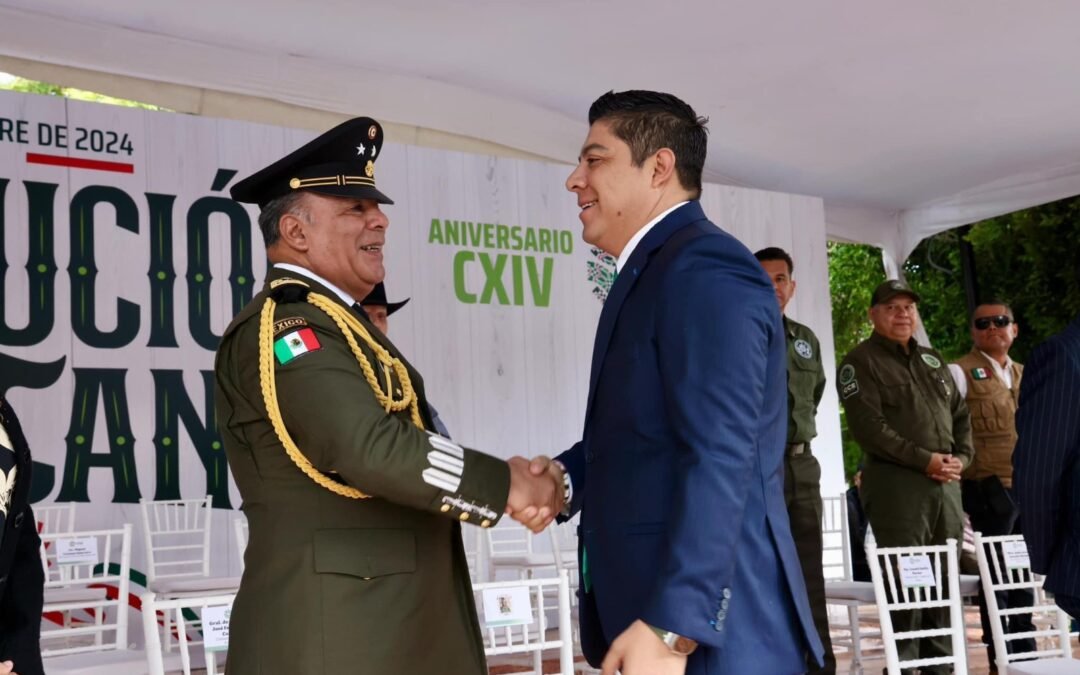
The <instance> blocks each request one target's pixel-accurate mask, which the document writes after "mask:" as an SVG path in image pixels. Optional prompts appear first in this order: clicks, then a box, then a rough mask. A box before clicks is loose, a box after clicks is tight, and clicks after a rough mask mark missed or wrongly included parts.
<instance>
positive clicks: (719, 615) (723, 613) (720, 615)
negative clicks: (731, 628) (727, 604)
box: [716, 609, 727, 622]
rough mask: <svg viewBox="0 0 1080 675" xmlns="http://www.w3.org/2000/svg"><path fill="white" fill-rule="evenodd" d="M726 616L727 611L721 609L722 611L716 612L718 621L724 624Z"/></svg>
mask: <svg viewBox="0 0 1080 675" xmlns="http://www.w3.org/2000/svg"><path fill="white" fill-rule="evenodd" d="M725 616H727V610H726V609H721V610H719V611H717V612H716V620H717V621H720V622H723V621H724V617H725Z"/></svg>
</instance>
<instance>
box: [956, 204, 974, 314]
mask: <svg viewBox="0 0 1080 675" xmlns="http://www.w3.org/2000/svg"><path fill="white" fill-rule="evenodd" d="M969 232H971V225H964V226H963V227H961V228H959V232H958V234H959V235H960V236H959V243H960V273H961V275H962V277H963V280H964V299H965V300H966V302H967V309H968V316H971V315H972V314H974V313H975V307H977V306H978V303H979V280H978V278H977V275H976V271H975V249H974V248H972V246H971V242H970V241H968V240H967V236H968V233H969Z"/></svg>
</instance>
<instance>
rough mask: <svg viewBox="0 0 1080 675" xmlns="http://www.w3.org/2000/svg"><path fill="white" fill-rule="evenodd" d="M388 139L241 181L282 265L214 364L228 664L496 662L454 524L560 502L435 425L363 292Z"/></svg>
mask: <svg viewBox="0 0 1080 675" xmlns="http://www.w3.org/2000/svg"><path fill="white" fill-rule="evenodd" d="M382 140H383V133H382V128H381V127H380V126H379V124H378V123H376V122H375V121H374V120H371V119H368V118H358V119H353V120H349V121H347V122H345V123H343V124H341V125H339V126H337V127H335V128H334V129H331V130H330V131H328V132H326V133H325V134H323V135H322V136H319V137H318V138H316V139H315V140H313V141H311V142H310V143H308V144H306V145H304V146H303V147H301V148H299V149H298V150H296V151H294V152H292V153H291V154H289V155H288V156H286V157H284V158H282V159H280V160H278V161H277V162H274V163H273V164H271V165H270V166H268V167H266V168H264V169H262V170H260V171H258V172H256V173H255V174H253V175H252V176H250V177H248V178H246V179H244V180H242V181H240V182H239V183H237V184H236V185H235V186H234V187H233V188H232V196H233V198H234V199H236V200H238V201H241V202H248V203H255V204H258V205H259V206H260V209H261V213H260V216H259V226H260V229H261V231H262V234H263V237H264V239H265V242H266V253H267V258H268V260H269V261H270V263H271V264H272V267H271V268H270V270H269V271H268V273H267V280H266V286H265V287H264V288H263V290H262V291H261V292H260V293H258V294H257V295H256V296H255V298H254V299H253V300H252V302H251V303H250V304H249V305H248V306H247V307H245V308H244V309H243V310H241V312H240V313H239V314H238V315H237V316H236V317H235V318H234V320H233V322H232V323H231V324H230V325H229V327H228V328H227V329H226V331H225V333H224V335H223V336H222V340H221V344H220V347H219V349H218V353H217V359H216V363H215V374H216V377H217V391H216V415H217V423H218V428H219V430H220V432H221V435H222V438H223V441H224V445H225V451H226V453H227V456H228V460H229V467H230V469H231V471H232V473H233V476H234V477H235V479H236V483H237V486H238V487H239V489H240V494H241V496H242V497H243V507H242V508H243V511H244V513H245V515H246V516H247V518H248V523H249V527H250V540H249V542H248V547H247V551H246V552H245V556H244V560H245V570H244V576H243V578H242V581H241V583H240V589H239V592H238V593H237V596H236V602H235V604H234V607H233V612H232V618H231V624H230V637H231V644H230V650H229V672H230V674H231V675H271V674H273V675H278V674H280V673H304V674H305V675H320V674H325V675H341V674H347V673H357V674H361V673H362V674H363V675H384V674H385V675H389V674H392V673H393V674H396V673H448V674H452V675H486V673H487V668H486V665H485V662H484V653H483V648H482V643H481V634H480V627H479V623H478V618H477V613H476V609H475V606H474V602H473V595H472V589H471V586H470V583H469V573H468V568H467V565H466V560H465V553H464V550H463V548H462V543H461V532H460V526H461V523H467V524H469V525H478V526H480V527H490V526H492V525H494V524H495V523H496V522H497V521H498V520H499V517H500V516H501V515H502V514H503V512H504V509H505V510H520V509H524V508H526V507H529V508H534V507H537V506H542V510H547V511H549V512H551V513H554V512H557V511H558V510H559V509H561V508H562V497H563V495H562V492H561V486H557V485H555V483H554V481H553V480H551V479H550V478H548V479H546V480H544V481H533V480H530V478H531V477H530V475H529V473H528V464H527V462H525V461H524V460H515V461H514V462H513V463H507V462H505V461H503V460H501V459H496V458H494V457H491V456H488V455H485V454H482V453H480V452H477V451H474V450H471V449H468V448H464V447H462V446H460V445H458V444H456V443H454V442H452V441H450V440H449V439H446V438H443V437H441V436H438V435H436V434H433V433H431V432H430V430H431V429H432V422H431V419H430V416H429V413H428V407H427V403H426V400H425V397H424V383H423V380H422V379H421V377H420V374H419V373H417V371H416V370H415V369H414V368H413V367H412V366H411V365H410V364H409V363H408V362H407V361H406V360H405V358H404V357H403V356H402V354H401V353H400V352H399V351H398V350H397V349H396V348H395V347H394V345H393V343H391V342H390V341H389V340H388V339H387V338H386V337H385V335H383V334H382V333H380V332H379V331H377V330H375V329H374V327H373V326H372V324H371V322H370V321H369V320H368V318H367V316H366V315H365V314H364V312H363V311H361V310H360V309H359V307H358V306H357V304H356V303H357V300H358V299H361V298H364V297H365V296H367V295H368V293H370V292H371V290H372V288H374V286H375V285H376V284H377V283H379V282H380V281H382V279H383V276H384V274H385V270H384V267H383V246H384V243H385V235H386V229H387V227H388V226H389V220H388V219H387V217H386V216H385V214H384V213H383V212H382V210H381V205H383V204H391V203H392V202H391V201H390V199H388V198H387V197H386V196H385V195H384V194H383V193H382V192H381V191H380V190H379V189H378V188H377V187H376V183H375V162H376V160H377V159H378V157H379V156H380V155H379V152H380V150H381V148H382Z"/></svg>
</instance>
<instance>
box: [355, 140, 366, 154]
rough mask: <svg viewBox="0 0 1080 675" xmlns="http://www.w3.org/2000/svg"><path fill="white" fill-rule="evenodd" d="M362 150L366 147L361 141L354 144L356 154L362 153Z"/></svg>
mask: <svg viewBox="0 0 1080 675" xmlns="http://www.w3.org/2000/svg"><path fill="white" fill-rule="evenodd" d="M364 150H366V148H365V147H364V144H363V143H361V144H360V145H358V146H356V154H357V155H362V154H364Z"/></svg>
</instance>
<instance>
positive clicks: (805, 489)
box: [754, 246, 836, 675]
mask: <svg viewBox="0 0 1080 675" xmlns="http://www.w3.org/2000/svg"><path fill="white" fill-rule="evenodd" d="M754 257H755V258H757V259H758V261H759V262H761V266H762V267H763V268H764V269H765V273H766V274H768V275H769V278H770V279H772V282H773V288H774V289H775V290H776V299H777V301H778V302H779V303H780V313H781V314H783V315H784V317H783V319H784V333H785V336H786V337H787V386H788V397H787V399H788V430H787V451H786V452H785V453H784V502H785V503H786V505H787V512H788V519H789V520H790V521H791V536H792V538H794V540H795V550H796V551H797V552H798V554H799V564H800V566H801V567H802V572H803V578H804V579H805V580H806V592H807V595H808V596H809V598H810V611H811V613H812V614H813V616H814V627H815V628H816V629H817V632H818V637H820V638H821V644H822V646H824V648H825V666H824V667H823V668H818V667H817V666H816V665H815V664H813V663H808V664H807V668H809V669H810V670H809V672H811V673H828V674H830V675H831V674H832V673H835V672H836V657H835V656H833V651H832V640H831V639H830V637H829V614H828V608H827V607H826V605H825V576H824V570H823V567H822V560H821V558H822V541H821V510H822V505H821V465H820V464H819V463H818V461H817V458H816V457H814V455H813V454H811V452H810V441H811V440H813V438H814V437H815V436H817V426H816V424H815V421H814V418H815V417H816V416H817V407H818V404H819V403H820V402H821V395H822V394H823V393H825V369H824V368H823V367H822V365H821V346H820V345H819V344H818V339H817V336H816V335H814V331H812V330H810V328H808V327H807V326H804V325H802V324H801V323H799V322H798V321H793V320H792V319H790V318H788V316H787V314H786V313H785V312H786V310H787V306H788V302H790V301H791V298H792V296H794V295H795V280H794V279H793V278H792V277H793V276H794V273H795V262H794V261H793V260H792V259H791V256H790V255H788V253H787V252H786V251H784V250H783V249H782V248H777V247H775V246H771V247H769V248H763V249H761V250H760V251H758V252H757V253H755V254H754Z"/></svg>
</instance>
